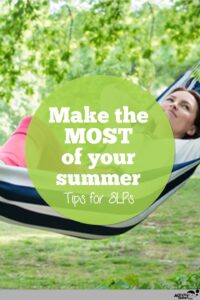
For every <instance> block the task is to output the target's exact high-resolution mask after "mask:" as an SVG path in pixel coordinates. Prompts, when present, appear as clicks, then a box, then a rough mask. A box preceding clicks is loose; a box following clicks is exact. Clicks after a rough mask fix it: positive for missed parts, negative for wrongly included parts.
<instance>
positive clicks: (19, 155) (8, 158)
mask: <svg viewBox="0 0 200 300" xmlns="http://www.w3.org/2000/svg"><path fill="white" fill-rule="evenodd" d="M31 120H32V117H26V118H24V119H23V120H22V121H21V122H20V123H19V126H18V127H17V129H16V130H15V132H14V133H13V134H12V135H11V137H10V138H9V140H8V141H7V142H6V143H5V144H4V146H3V147H2V148H1V149H0V160H2V161H3V162H4V163H5V164H6V165H9V166H16V167H23V168H26V160H25V144H26V135H27V131H28V127H29V124H30V122H31Z"/></svg>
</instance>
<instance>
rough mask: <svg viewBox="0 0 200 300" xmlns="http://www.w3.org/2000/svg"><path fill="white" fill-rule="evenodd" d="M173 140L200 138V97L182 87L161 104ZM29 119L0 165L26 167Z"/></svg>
mask: <svg viewBox="0 0 200 300" xmlns="http://www.w3.org/2000/svg"><path fill="white" fill-rule="evenodd" d="M161 106H162V108H163V110H164V111H165V113H166V115H167V117H168V119H169V122H170V124H171V127H172V131H173V133H174V137H175V139H196V138H198V137H200V96H199V94H197V93H196V92H195V91H193V90H187V89H185V88H183V87H179V88H177V89H175V90H174V91H173V92H172V93H171V94H169V95H168V96H167V97H166V98H165V100H164V101H163V102H162V103H161ZM30 122H31V117H27V118H25V119H23V120H22V121H21V122H20V124H19V126H18V127H17V129H16V131H15V132H14V133H13V135H12V136H11V138H10V139H9V140H8V141H7V143H6V144H5V145H4V146H3V147H2V148H1V149H0V163H1V164H6V165H11V166H18V167H24V168H25V167H26V161H25V140H26V134H27V130H28V127H29V124H30Z"/></svg>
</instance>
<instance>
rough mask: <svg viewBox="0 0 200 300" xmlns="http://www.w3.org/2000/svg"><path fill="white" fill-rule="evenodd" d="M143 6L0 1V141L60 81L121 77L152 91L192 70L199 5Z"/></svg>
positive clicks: (129, 0) (103, 1) (105, 0)
mask: <svg viewBox="0 0 200 300" xmlns="http://www.w3.org/2000/svg"><path fill="white" fill-rule="evenodd" d="M143 2H144V3H143V4H140V1H135V0H115V1H112V0H95V1H93V0H76V1H73V0H68V1H67V0H3V1H1V2H0V83H1V85H0V97H1V101H0V103H1V104H0V106H1V107H0V108H1V111H0V123H1V125H2V127H1V128H2V131H3V132H2V133H1V140H0V144H1V143H3V142H4V141H5V139H6V136H8V135H9V134H10V133H11V131H12V130H13V128H14V125H16V123H17V122H18V121H19V120H20V119H21V118H22V117H23V116H25V115H28V114H33V112H34V110H35V109H36V108H37V106H38V105H39V103H40V101H41V100H42V99H43V98H44V97H45V96H46V95H48V94H49V93H50V92H51V91H52V90H53V89H54V88H55V87H56V86H57V85H58V84H59V83H61V82H62V81H64V80H71V79H74V78H77V77H80V76H85V75H92V74H108V75H114V76H123V77H126V78H127V79H129V80H132V81H133V82H137V83H139V84H140V85H142V86H143V87H144V88H145V89H147V90H149V91H150V92H152V93H153V94H156V93H158V92H159V91H161V90H162V89H164V87H165V86H166V85H168V84H170V83H171V82H172V81H173V80H174V79H175V78H176V77H177V76H179V74H180V73H182V72H184V71H185V70H186V69H187V68H188V67H189V66H191V65H193V64H194V63H195V62H196V61H197V60H198V59H199V56H200V47H199V44H200V43H199V41H200V34H199V33H200V23H199V10H200V6H199V5H198V3H199V1H198V0H189V1H185V0H174V1H173V2H170V1H169V2H170V3H171V5H168V6H163V5H162V1H161V0H160V5H155V4H153V1H143ZM136 4H137V5H138V6H137V5H136ZM5 124H6V125H5Z"/></svg>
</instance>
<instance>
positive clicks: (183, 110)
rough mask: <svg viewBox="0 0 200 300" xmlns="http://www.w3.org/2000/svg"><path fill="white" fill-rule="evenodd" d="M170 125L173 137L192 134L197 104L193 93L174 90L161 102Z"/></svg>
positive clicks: (193, 132)
mask: <svg viewBox="0 0 200 300" xmlns="http://www.w3.org/2000/svg"><path fill="white" fill-rule="evenodd" d="M161 106H162V108H163V110H164V111H165V113H166V115H167V117H168V119H169V122H170V124H171V127H172V131H173V133H174V137H175V138H183V137H184V136H185V135H189V136H192V135H194V134H195V132H196V127H195V125H194V121H195V118H196V115H197V111H198V105H197V102H196V99H195V98H194V96H193V95H191V94H190V93H188V92H187V91H176V92H173V93H172V94H170V95H168V96H167V97H166V98H165V100H164V101H163V102H162V103H161Z"/></svg>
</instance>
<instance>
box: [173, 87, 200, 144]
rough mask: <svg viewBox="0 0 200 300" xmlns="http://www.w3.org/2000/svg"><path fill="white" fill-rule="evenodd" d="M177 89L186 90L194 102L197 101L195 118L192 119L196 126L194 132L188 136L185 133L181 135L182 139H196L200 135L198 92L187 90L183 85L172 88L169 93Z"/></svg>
mask: <svg viewBox="0 0 200 300" xmlns="http://www.w3.org/2000/svg"><path fill="white" fill-rule="evenodd" d="M178 91H185V92H188V93H189V94H191V95H192V96H193V97H194V99H195V100H196V103H197V113H196V118H195V120H194V125H195V127H196V132H195V133H194V134H193V135H192V136H189V135H188V134H186V135H185V136H184V137H183V139H197V138H199V137H200V94H198V93H197V92H196V91H194V90H187V89H186V88H185V87H178V88H176V89H174V90H173V91H171V92H170V94H172V93H175V92H178Z"/></svg>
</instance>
